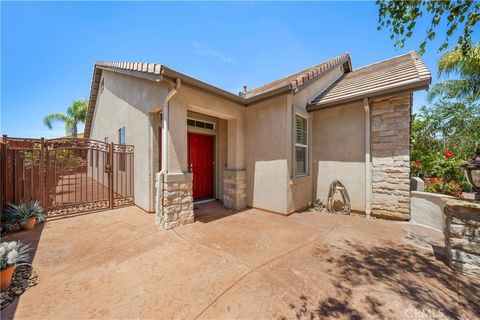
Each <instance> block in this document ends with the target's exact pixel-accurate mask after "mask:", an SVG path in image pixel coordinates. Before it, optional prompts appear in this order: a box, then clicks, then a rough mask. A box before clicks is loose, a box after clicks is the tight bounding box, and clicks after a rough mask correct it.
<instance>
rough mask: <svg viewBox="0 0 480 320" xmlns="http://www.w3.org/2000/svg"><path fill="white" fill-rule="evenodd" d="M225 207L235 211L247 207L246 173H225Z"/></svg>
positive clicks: (226, 171) (235, 171)
mask: <svg viewBox="0 0 480 320" xmlns="http://www.w3.org/2000/svg"><path fill="white" fill-rule="evenodd" d="M223 205H224V206H225V207H227V208H230V209H234V210H240V209H243V208H245V207H246V206H247V175H246V171H243V170H241V171H237V170H224V171H223Z"/></svg>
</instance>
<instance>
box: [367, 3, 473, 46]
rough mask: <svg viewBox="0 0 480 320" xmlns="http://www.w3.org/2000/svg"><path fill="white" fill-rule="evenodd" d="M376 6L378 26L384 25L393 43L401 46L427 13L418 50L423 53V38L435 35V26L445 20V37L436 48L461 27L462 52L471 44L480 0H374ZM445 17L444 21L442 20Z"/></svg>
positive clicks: (444, 43) (425, 40) (424, 42)
mask: <svg viewBox="0 0 480 320" xmlns="http://www.w3.org/2000/svg"><path fill="white" fill-rule="evenodd" d="M376 3H377V5H378V7H379V14H378V22H379V26H378V30H381V29H382V28H388V29H389V31H390V38H391V39H395V47H399V48H403V47H404V45H405V41H406V39H407V38H410V37H411V36H412V34H413V30H414V27H415V25H416V24H417V21H418V20H420V19H422V18H424V15H425V16H428V15H430V16H431V21H430V26H429V27H428V29H427V30H426V32H425V39H424V40H423V42H422V43H421V44H420V49H419V53H420V54H423V53H425V47H426V45H427V41H431V40H433V39H435V37H436V35H437V34H436V32H435V30H436V29H437V27H438V26H439V25H440V24H441V23H443V24H446V27H447V31H446V34H445V39H444V41H443V43H442V45H441V46H440V48H439V51H442V50H444V49H446V48H447V47H448V44H449V41H450V37H451V36H452V35H453V33H454V32H455V30H457V29H460V28H463V32H462V34H461V35H460V36H459V38H458V40H457V45H459V46H460V48H461V49H462V51H463V52H468V51H469V50H470V47H471V36H472V33H473V31H474V30H476V29H474V26H475V25H476V23H477V22H478V21H479V20H480V1H472V0H466V1H462V0H457V1H431V0H421V1H389V0H377V1H376ZM445 20H446V21H445Z"/></svg>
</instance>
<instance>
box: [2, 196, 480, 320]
mask: <svg viewBox="0 0 480 320" xmlns="http://www.w3.org/2000/svg"><path fill="white" fill-rule="evenodd" d="M195 215H196V220H197V221H196V222H195V223H194V224H191V225H186V226H183V227H180V228H177V229H175V230H170V231H160V230H158V229H157V228H156V227H155V226H154V225H153V219H154V217H153V216H152V215H149V214H147V213H145V212H143V211H142V210H140V209H138V208H136V207H128V208H122V209H117V210H113V211H106V212H100V213H94V214H89V215H83V216H77V217H72V218H67V219H61V220H56V221H50V222H47V223H46V224H45V225H44V226H43V227H42V226H40V227H37V229H36V231H34V232H30V233H23V234H22V233H18V234H15V235H11V236H9V237H8V239H6V240H11V239H21V240H22V241H23V242H30V241H33V244H34V247H35V252H34V258H33V266H34V268H36V269H37V270H38V271H39V283H38V285H37V286H35V287H33V288H30V289H29V290H27V291H26V292H25V293H24V294H23V295H22V296H21V298H20V299H18V300H17V301H15V302H14V303H13V304H11V305H10V306H8V307H7V308H6V309H4V310H2V319H10V318H15V319H107V318H117V319H127V318H141V319H170V318H175V319H197V318H201V319H208V318H210V319H214V318H216V319H271V318H276V319H303V318H305V319H313V318H335V319H337V318H346V319H361V318H365V319H367V318H368V319H371V318H379V319H384V318H391V319H392V318H393V319H430V318H465V319H473V318H477V317H478V316H480V306H479V301H478V297H479V292H478V290H479V289H478V288H480V282H479V281H478V280H476V279H474V278H469V277H462V276H459V275H456V274H455V273H454V272H452V271H451V270H450V269H449V268H447V267H446V266H445V265H444V263H443V262H442V261H441V260H440V258H439V257H437V258H436V257H435V255H434V250H433V249H432V244H433V248H436V246H441V245H442V239H441V234H439V233H438V232H436V231H433V230H430V229H426V228H423V227H419V226H414V225H411V224H407V223H403V224H401V223H393V222H388V221H380V220H366V219H365V218H361V217H354V216H340V215H333V214H327V213H302V214H293V215H291V216H288V217H284V216H280V215H275V214H272V213H267V212H263V211H261V210H256V209H249V210H245V211H241V212H234V211H228V210H226V209H223V208H222V207H221V206H220V204H219V203H216V202H213V203H207V204H203V205H200V206H199V208H198V209H197V210H196V211H195Z"/></svg>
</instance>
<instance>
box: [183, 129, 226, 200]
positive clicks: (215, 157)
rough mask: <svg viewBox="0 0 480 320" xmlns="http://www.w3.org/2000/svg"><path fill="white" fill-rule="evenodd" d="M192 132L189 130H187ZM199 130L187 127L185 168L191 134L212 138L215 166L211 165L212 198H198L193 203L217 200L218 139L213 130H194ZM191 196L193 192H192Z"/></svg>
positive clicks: (188, 156)
mask: <svg viewBox="0 0 480 320" xmlns="http://www.w3.org/2000/svg"><path fill="white" fill-rule="evenodd" d="M190 128H191V129H193V130H189V129H190ZM196 129H200V130H199V131H196V130H195V127H191V126H187V166H188V165H189V164H188V160H189V158H190V146H189V139H188V134H189V133H193V134H198V135H203V136H213V160H214V161H215V164H214V165H213V195H212V197H204V198H199V199H198V200H193V201H194V202H196V201H205V200H210V199H214V200H215V199H218V190H217V188H218V185H219V184H218V181H217V179H218V178H217V177H218V174H217V165H218V137H217V132H216V131H214V130H210V131H211V132H208V133H207V132H205V131H204V130H208V129H203V130H202V129H201V128H196ZM191 173H192V187H193V172H191ZM192 196H193V192H192Z"/></svg>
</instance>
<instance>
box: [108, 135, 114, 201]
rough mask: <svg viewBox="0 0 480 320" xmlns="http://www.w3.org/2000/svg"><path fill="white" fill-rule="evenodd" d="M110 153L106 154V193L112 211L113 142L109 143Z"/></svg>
mask: <svg viewBox="0 0 480 320" xmlns="http://www.w3.org/2000/svg"><path fill="white" fill-rule="evenodd" d="M109 149H110V152H109V153H108V158H109V166H110V168H109V170H108V184H109V186H108V192H109V203H110V209H113V170H114V166H113V159H114V158H113V142H112V143H110V148H109Z"/></svg>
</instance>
